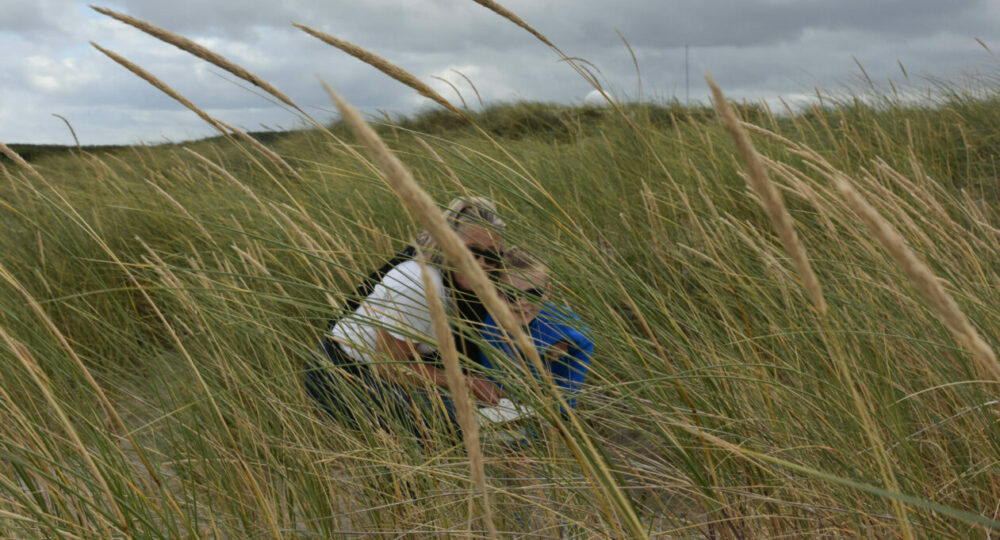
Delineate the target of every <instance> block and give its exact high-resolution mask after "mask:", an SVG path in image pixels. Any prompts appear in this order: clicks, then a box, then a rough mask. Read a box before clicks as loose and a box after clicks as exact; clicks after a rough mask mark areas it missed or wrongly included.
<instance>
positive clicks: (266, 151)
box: [90, 41, 298, 176]
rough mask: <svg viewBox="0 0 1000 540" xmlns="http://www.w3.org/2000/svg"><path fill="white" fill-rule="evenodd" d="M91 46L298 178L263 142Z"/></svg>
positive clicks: (125, 61)
mask: <svg viewBox="0 0 1000 540" xmlns="http://www.w3.org/2000/svg"><path fill="white" fill-rule="evenodd" d="M90 44H91V45H93V46H94V48H95V49H97V50H99V51H101V52H102V53H104V54H105V56H107V57H108V58H110V59H112V60H114V61H115V62H117V63H119V64H120V65H121V66H122V67H124V68H125V69H127V70H129V71H131V72H132V73H134V74H136V75H137V76H138V77H139V78H140V79H142V80H144V81H146V82H148V83H149V84H151V85H153V87H154V88H156V89H157V90H159V91H161V92H163V93H164V94H166V95H168V96H170V97H172V98H173V99H174V100H176V101H177V102H178V103H180V104H181V105H184V106H185V107H187V108H188V109H190V110H191V111H192V112H194V113H195V114H197V115H198V117H199V118H201V119H202V120H204V121H205V122H208V123H209V125H211V126H212V127H214V128H215V129H216V130H218V131H219V133H221V134H223V135H225V136H227V137H228V136H229V132H230V131H231V132H233V133H234V134H235V135H236V136H237V137H239V138H240V140H242V141H244V142H246V143H248V144H249V145H250V146H253V147H254V148H255V149H256V150H257V151H259V152H261V153H262V154H264V155H265V156H267V158H268V159H270V160H271V161H273V162H275V163H277V164H278V165H280V166H281V167H283V168H284V169H285V170H287V171H289V172H290V173H291V174H293V175H295V176H298V173H297V172H295V169H293V168H292V166H291V165H289V164H288V163H287V162H285V160H283V159H281V156H279V155H278V154H275V153H274V152H273V151H272V150H271V149H270V148H268V147H266V146H264V145H263V144H261V142H260V141H258V140H257V139H254V138H253V137H251V136H250V135H247V134H246V133H244V132H243V131H241V130H238V129H236V128H234V127H232V126H230V125H229V124H226V123H225V122H222V121H220V120H216V119H215V118H212V117H211V116H209V114H208V113H206V112H205V111H203V110H201V109H199V108H198V106H197V105H195V104H194V103H192V102H191V101H190V100H188V99H187V98H186V97H184V96H183V95H181V94H180V93H179V92H177V91H176V90H174V89H173V88H171V87H170V86H168V85H167V83H165V82H163V81H161V80H160V79H159V78H157V77H156V76H155V75H153V74H152V73H150V72H148V71H146V70H145V69H143V68H141V67H139V66H138V65H136V64H135V63H133V62H130V61H129V60H128V59H126V58H124V57H123V56H121V55H119V54H117V53H115V52H113V51H109V50H108V49H105V48H103V47H101V46H100V45H98V44H96V43H94V42H93V41H91V42H90Z"/></svg>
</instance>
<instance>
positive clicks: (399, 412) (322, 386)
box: [304, 338, 461, 440]
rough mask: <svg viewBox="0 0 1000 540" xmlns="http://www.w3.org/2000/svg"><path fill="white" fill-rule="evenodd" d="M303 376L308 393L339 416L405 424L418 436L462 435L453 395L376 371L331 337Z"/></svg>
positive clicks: (389, 427)
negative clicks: (383, 376)
mask: <svg viewBox="0 0 1000 540" xmlns="http://www.w3.org/2000/svg"><path fill="white" fill-rule="evenodd" d="M304 382H305V388H306V391H307V392H308V393H309V396H310V397H312V398H313V399H314V400H315V401H316V402H317V403H318V404H319V405H320V406H321V407H322V408H323V410H325V411H326V412H327V414H329V415H330V416H331V417H333V418H334V419H335V420H337V421H339V422H346V423H348V424H349V425H351V426H353V427H357V428H360V429H364V428H365V427H366V426H370V427H371V428H375V427H376V426H377V427H381V428H382V429H385V430H386V431H389V432H390V433H393V432H396V431H398V429H399V427H402V428H403V430H405V431H407V432H409V433H410V434H412V435H414V436H415V437H417V438H425V437H427V436H429V434H431V433H433V432H445V433H446V434H449V435H451V436H454V437H456V438H457V439H456V440H459V439H461V428H460V427H459V424H458V418H457V415H456V413H455V404H454V402H453V401H452V399H451V398H450V397H449V396H447V395H444V394H443V393H442V392H439V391H437V390H430V389H428V390H425V389H423V388H416V387H410V386H405V387H404V386H402V385H399V384H396V383H393V382H390V381H386V380H383V379H381V378H379V377H376V376H375V373H374V372H373V370H372V368H371V367H369V366H368V365H366V364H363V363H359V362H357V361H355V360H354V359H353V358H351V357H350V356H348V355H347V354H346V353H345V352H344V351H343V350H342V349H341V348H340V347H339V346H338V345H337V343H336V342H335V341H333V340H331V339H329V338H324V339H323V341H322V342H320V354H319V355H317V357H315V358H314V359H313V361H312V362H311V364H310V366H309V369H307V370H306V373H305V381H304ZM442 413H443V414H442Z"/></svg>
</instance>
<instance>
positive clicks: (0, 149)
mask: <svg viewBox="0 0 1000 540" xmlns="http://www.w3.org/2000/svg"><path fill="white" fill-rule="evenodd" d="M0 154H3V155H5V156H7V157H8V158H9V159H10V160H11V161H13V162H14V163H17V164H18V165H19V166H21V167H23V168H24V169H25V170H27V171H28V172H30V173H31V174H33V175H34V176H36V177H37V178H38V179H39V180H42V181H43V182H44V181H45V178H43V177H42V175H41V174H39V173H38V171H37V170H35V168H34V167H32V166H31V165H30V164H29V163H28V162H27V161H25V160H24V158H23V157H21V156H20V154H18V153H17V152H15V151H13V150H11V149H10V148H9V147H8V146H7V145H6V144H4V143H2V142H0ZM4 171H6V169H4Z"/></svg>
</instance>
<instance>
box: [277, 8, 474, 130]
mask: <svg viewBox="0 0 1000 540" xmlns="http://www.w3.org/2000/svg"><path fill="white" fill-rule="evenodd" d="M292 26H294V27H296V28H298V29H299V30H302V31H303V32H305V33H307V34H309V35H310V36H313V37H314V38H316V39H318V40H320V41H322V42H323V43H326V44H327V45H333V46H334V47H336V48H338V49H340V50H342V51H344V52H345V53H347V54H349V55H351V56H353V57H355V58H357V59H358V60H361V61H362V62H364V63H366V64H368V65H370V66H372V67H374V68H375V69H377V70H379V71H381V72H382V73H385V74H386V75H388V76H390V77H392V78H393V79H396V80H397V81H399V82H401V83H403V84H405V85H406V86H409V87H410V88H412V89H414V90H416V91H417V93H418V94H420V95H421V96H424V97H425V98H427V99H429V100H431V101H433V102H435V103H437V104H438V105H441V106H442V107H444V108H446V109H448V110H449V111H451V112H453V113H455V114H457V115H459V116H462V117H465V115H464V114H462V111H460V110H458V108H457V107H455V106H454V105H452V104H451V102H450V101H448V100H447V99H445V98H444V96H442V95H441V94H439V93H437V92H435V91H434V89H433V88H431V87H430V86H427V85H426V84H424V82H423V81H421V80H420V79H418V78H416V77H415V76H414V75H412V74H410V73H409V72H408V71H406V70H405V69H403V68H401V67H399V66H397V65H395V64H393V63H392V62H390V61H388V60H386V59H385V58H382V57H381V56H379V55H377V54H375V53H373V52H371V51H368V50H366V49H363V48H361V47H359V46H357V45H355V44H353V43H351V42H349V41H344V40H342V39H340V38H337V37H334V36H331V35H330V34H327V33H326V32H321V31H319V30H316V29H314V28H310V27H308V26H305V25H302V24H299V23H292Z"/></svg>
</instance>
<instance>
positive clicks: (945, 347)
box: [0, 81, 1000, 538]
mask: <svg viewBox="0 0 1000 540" xmlns="http://www.w3.org/2000/svg"><path fill="white" fill-rule="evenodd" d="M988 83H989V81H986V84H988ZM151 91H153V89H151ZM995 95H996V94H995V89H994V88H991V87H989V86H984V89H983V90H982V91H981V92H980V93H979V94H978V95H976V96H959V95H957V94H956V95H953V96H951V97H948V95H944V97H942V98H941V100H940V101H939V102H937V103H928V104H921V105H907V106H903V105H899V104H893V103H891V100H890V101H887V102H882V103H881V104H878V105H874V106H873V105H865V104H864V103H862V102H855V101H851V100H843V101H840V102H837V101H832V100H831V101H828V104H829V105H828V106H827V107H825V108H819V107H817V108H815V109H813V110H809V111H805V112H803V113H798V114H794V115H787V114H785V115H776V114H771V113H770V112H769V111H767V110H764V109H762V108H756V107H737V112H738V113H739V115H740V117H741V118H742V121H743V123H742V124H741V126H742V127H743V128H744V129H746V130H747V132H748V134H749V136H750V140H751V142H752V144H753V147H754V150H755V152H756V153H757V155H758V156H759V158H760V160H761V161H760V163H761V165H762V166H763V167H764V168H765V169H766V171H767V172H768V173H769V176H770V182H771V184H772V185H773V188H774V189H775V190H777V192H779V193H780V195H781V199H782V200H783V203H784V208H785V211H786V212H787V215H788V216H789V217H790V219H791V222H792V224H793V226H794V227H795V233H796V235H797V237H798V240H799V241H800V242H801V245H802V246H803V247H804V249H805V253H806V259H807V261H808V263H809V266H810V268H811V269H812V271H813V272H814V273H815V277H816V280H817V282H818V283H820V284H821V285H822V298H823V299H824V300H825V302H826V305H827V306H828V307H827V311H826V315H825V316H822V317H821V316H819V311H818V310H817V304H816V302H815V298H814V297H813V296H812V295H811V293H810V290H809V289H808V287H807V286H806V285H805V281H806V280H805V279H803V277H802V276H803V274H802V273H801V272H800V269H799V267H798V266H797V263H796V262H795V261H794V260H793V258H792V254H791V253H789V251H788V250H787V247H786V243H785V242H783V241H782V238H781V236H780V235H779V234H775V232H774V231H775V228H774V225H773V224H772V221H771V219H770V216H769V213H768V211H767V210H766V209H764V208H762V207H761V204H760V198H759V197H757V196H756V195H755V194H754V193H752V192H751V191H750V189H749V188H748V186H747V183H746V182H745V181H744V179H743V177H742V175H743V167H744V165H743V163H744V162H743V157H741V155H740V154H739V152H738V150H737V148H736V147H735V146H734V145H733V143H732V139H731V137H730V134H729V133H728V132H727V131H726V128H725V127H724V126H723V125H722V124H721V123H720V121H719V119H717V118H716V117H714V116H713V115H711V114H709V111H707V110H705V109H704V108H694V107H693V108H690V109H686V108H684V107H679V106H675V105H668V106H657V105H639V104H621V109H622V112H624V113H625V114H626V115H627V116H628V121H626V119H624V118H623V117H622V116H621V115H620V114H619V113H618V112H615V111H604V110H597V111H585V110H572V109H562V110H558V111H554V112H553V113H552V114H553V115H556V114H559V115H563V116H562V118H565V119H567V122H563V123H560V124H559V126H560V127H558V129H559V132H558V136H552V133H553V132H545V131H540V130H541V129H550V128H537V129H538V130H536V131H534V132H532V131H531V130H527V131H517V129H523V128H518V127H517V125H515V124H514V122H520V121H521V120H517V119H518V118H522V119H523V118H524V117H523V116H521V117H519V116H518V115H519V114H520V112H519V111H521V110H519V109H518V108H517V107H518V106H517V105H508V106H497V107H494V108H491V109H488V110H486V111H484V112H482V113H467V114H469V115H471V116H472V120H474V121H475V122H476V123H477V124H478V125H479V126H480V127H481V129H482V130H483V132H486V133H488V137H487V135H484V134H483V132H480V131H477V130H475V129H464V128H461V129H455V130H453V131H449V130H447V129H441V127H440V125H439V124H434V125H428V129H425V130H421V128H420V124H419V122H418V121H410V122H401V123H400V125H399V126H395V127H396V129H395V131H393V130H391V129H390V128H387V127H380V126H375V127H376V131H379V132H381V133H382V134H383V137H382V140H383V143H384V144H385V145H386V146H385V151H386V152H389V153H391V155H392V156H395V158H397V159H398V160H399V163H400V166H401V167H403V168H405V170H406V171H408V174H409V175H410V177H411V178H412V180H413V183H414V185H415V186H416V187H417V188H418V189H420V190H422V191H423V192H425V193H427V194H428V195H429V196H430V197H431V198H432V199H433V201H435V202H436V203H437V204H444V203H445V202H446V201H448V200H449V199H450V198H452V197H454V196H456V195H458V194H461V193H464V192H468V193H472V194H476V195H485V196H489V197H492V198H494V199H496V200H497V201H498V203H499V205H500V208H501V211H502V212H503V215H504V218H505V219H506V220H507V221H508V222H509V223H510V226H509V229H510V231H509V238H508V240H509V241H510V242H513V243H516V244H519V245H523V246H525V247H527V248H529V249H531V250H532V251H534V252H536V253H540V254H543V255H544V257H545V259H546V261H547V262H548V263H549V265H550V266H551V268H552V271H553V274H554V276H555V282H554V290H553V292H554V298H555V299H556V300H558V301H559V302H561V303H566V304H568V305H570V306H572V307H573V308H574V310H575V311H577V312H578V313H579V314H581V316H582V317H583V318H584V319H585V320H586V321H587V322H588V324H589V325H590V326H591V329H592V333H593V337H594V339H595V341H596V343H597V353H596V355H595V358H594V364H593V368H592V372H591V373H590V375H589V377H588V384H587V386H586V387H585V389H584V391H583V393H582V394H581V395H580V396H579V398H578V401H579V403H580V405H579V408H578V410H577V414H576V415H575V418H574V419H572V421H571V422H568V423H567V424H568V425H563V426H562V427H560V425H559V423H560V422H561V419H560V421H556V419H554V418H553V419H551V420H548V421H545V422H542V423H541V424H540V425H538V426H537V433H538V441H537V444H535V445H534V446H532V447H530V448H528V449H526V450H524V451H523V452H520V453H517V454H512V453H510V452H509V451H506V450H504V449H503V448H501V447H500V446H498V445H497V444H496V440H495V438H491V437H493V436H494V435H495V433H492V432H490V430H489V429H484V430H482V432H481V433H480V434H479V435H480V437H479V439H480V440H479V444H478V446H479V450H478V454H474V453H473V452H472V449H473V448H474V447H475V446H476V444H475V443H471V444H470V445H469V446H468V448H467V447H466V446H465V443H463V442H460V441H459V442H456V441H453V440H450V439H449V438H448V437H445V436H437V435H435V434H434V433H428V434H427V436H426V437H424V438H421V439H415V438H413V437H411V436H409V435H401V433H407V432H406V431H405V430H403V429H394V428H398V427H399V426H388V428H389V429H388V430H386V429H380V428H379V426H377V425H374V424H372V425H364V424H363V425H361V426H360V427H357V428H355V427H353V426H351V425H349V424H348V423H346V422H341V421H338V420H336V419H333V418H330V417H329V416H327V415H324V414H323V413H322V412H321V411H319V410H317V407H316V406H315V404H314V403H313V402H311V401H310V400H309V399H308V397H307V396H306V395H305V393H304V390H303V388H302V385H301V383H300V381H301V378H302V372H303V370H304V369H305V366H306V362H307V360H308V359H309V358H310V357H311V355H313V354H314V351H315V344H316V342H317V341H318V339H319V337H320V335H321V332H322V331H323V329H324V327H325V324H326V320H327V319H328V318H329V317H330V316H331V315H332V314H334V313H336V312H337V310H338V309H339V306H341V305H342V302H343V300H344V294H345V292H346V291H350V290H352V288H353V286H354V284H355V283H356V282H357V281H358V280H359V279H360V278H361V277H362V276H363V275H365V274H367V273H368V272H369V271H370V270H371V269H373V268H375V267H377V266H378V265H379V264H381V262H382V261H384V260H385V259H386V258H387V257H389V256H390V255H391V254H392V252H393V251H394V250H396V249H398V248H400V247H401V246H402V245H403V244H405V242H406V241H407V240H408V239H409V238H411V237H412V236H413V235H414V234H415V233H416V232H417V230H418V229H419V228H420V227H423V226H424V225H425V224H426V223H427V222H425V221H421V220H422V219H425V218H427V219H429V218H430V217H433V214H430V215H425V216H423V217H421V216H422V215H421V214H418V213H417V212H416V211H414V210H412V209H411V208H410V207H409V206H406V205H404V204H402V202H401V200H400V199H399V197H398V196H397V194H396V191H394V189H395V188H394V187H393V186H392V185H390V184H389V183H387V182H386V180H385V179H383V178H382V174H383V173H382V172H380V169H379V168H378V167H377V163H378V162H377V160H375V159H372V160H369V158H367V157H365V154H364V153H363V152H362V151H359V150H358V149H357V148H354V147H353V146H351V145H353V144H354V143H353V141H355V140H356V139H354V138H353V135H351V134H350V133H348V131H347V130H346V129H345V126H343V125H338V126H330V127H328V128H327V129H325V130H315V131H303V132H297V133H290V134H286V135H284V136H283V137H281V138H278V139H276V140H273V141H270V142H268V147H269V150H270V151H272V152H274V153H275V154H276V155H279V156H280V157H281V159H282V160H284V161H285V162H286V163H288V164H289V166H290V167H292V168H293V169H294V170H295V174H294V175H293V174H292V172H290V171H287V170H285V169H283V168H270V167H265V166H264V165H263V164H266V163H271V162H272V159H269V158H268V157H267V156H265V155H263V154H261V153H259V152H258V151H255V150H254V147H252V146H249V145H247V146H236V144H235V143H234V141H231V140H229V139H222V138H219V139H213V140H205V141H198V142H192V143H185V144H183V145H163V146H157V147H133V148H124V149H117V150H110V151H100V152H98V151H95V150H93V149H88V148H86V147H83V148H82V151H74V152H72V153H69V152H66V153H63V154H53V155H49V156H48V157H45V158H40V159H37V160H32V161H31V162H30V163H29V162H25V161H24V160H21V159H19V157H16V156H14V157H12V156H11V155H12V154H14V152H15V149H16V146H15V145H8V146H4V147H0V148H2V149H3V150H4V153H5V155H8V158H9V159H7V160H4V161H2V162H0V220H2V222H3V226H4V231H5V234H4V235H3V236H2V238H0V242H2V250H0V267H2V268H3V269H4V270H5V272H6V274H7V275H9V276H10V278H11V279H10V280H5V281H4V283H3V284H2V286H0V331H2V335H3V337H4V339H3V346H2V347H0V356H2V357H3V360H4V361H3V362H0V410H2V414H3V418H4V419H5V421H4V422H2V423H0V495H2V496H0V529H2V530H3V533H4V536H9V537H17V538H49V537H84V538H89V537H106V536H119V537H121V536H125V535H131V536H134V537H138V538H147V537H148V538H160V537H162V538H191V537H208V536H214V537H219V538H246V537H276V538H306V537H324V538H325V537H334V538H336V537H354V536H364V535H367V536H369V537H381V536H385V537H406V536H410V537H439V536H447V535H451V536H454V537H481V536H487V535H489V534H490V531H491V529H494V530H495V534H496V535H497V536H498V537H507V536H517V535H522V536H525V537H559V536H561V535H566V536H570V537H574V538H592V537H632V536H636V535H637V534H638V533H637V528H639V527H641V534H645V535H648V536H650V537H659V538H684V537H690V538H702V537H718V538H759V537H778V536H786V537H851V538H853V537H873V538H883V537H895V536H903V535H907V534H911V535H912V536H914V537H918V538H927V537H931V538H969V537H984V536H987V531H993V530H994V529H995V528H996V527H998V523H997V517H996V515H995V508H996V504H997V501H998V500H1000V476H998V474H997V471H996V467H995V465H994V463H995V462H996V456H997V455H1000V439H998V438H997V437H996V436H995V434H996V412H997V407H998V406H1000V405H998V400H997V399H996V397H995V395H996V391H995V388H996V381H995V379H994V378H993V377H992V376H990V375H989V374H990V369H989V364H988V363H985V362H984V361H983V358H988V357H987V356H980V355H981V354H985V353H983V352H982V351H981V350H979V349H976V347H975V346H973V341H972V340H971V339H966V338H963V337H962V336H971V335H972V334H971V331H970V330H968V328H972V329H974V331H975V332H976V334H977V335H978V337H979V339H980V340H981V341H982V343H983V344H984V346H985V347H989V348H990V350H995V347H996V344H997V340H996V335H997V331H996V329H997V328H998V327H1000V312H998V311H997V310H996V308H995V306H996V305H998V301H1000V293H998V292H997V291H998V290H1000V288H998V285H1000V277H998V275H997V273H996V268H1000V260H998V259H1000V256H998V253H997V249H996V248H995V246H996V245H997V241H998V239H1000V233H998V232H997V231H1000V215H998V213H997V205H996V201H997V200H998V196H1000V190H998V188H997V185H996V176H995V171H994V169H993V166H992V162H993V161H994V159H995V155H996V146H995V144H994V136H993V133H994V132H995V131H996V128H997V126H1000V107H998V106H997V100H996V98H995ZM523 110H532V111H538V110H539V106H534V107H528V106H524V108H523ZM508 119H510V121H511V122H512V123H511V124H510V126H513V128H510V126H504V125H502V124H501V122H504V121H508ZM427 121H428V122H431V121H434V122H440V119H438V118H436V117H428V120H427ZM403 125H405V126H406V127H405V128H404V127H402V126H403ZM551 129H556V128H551ZM421 131H424V132H433V135H430V134H421V133H420V132H421ZM503 133H508V134H513V133H517V136H513V135H511V136H509V137H505V136H504V135H503ZM345 141H349V142H347V144H345ZM498 146H500V147H498ZM501 147H502V148H501ZM838 175H842V176H843V177H844V178H846V179H849V180H850V184H849V186H850V188H851V190H853V192H854V193H856V194H857V196H858V197H860V198H863V200H864V201H866V202H867V205H868V206H869V207H870V208H867V209H863V210H859V209H862V208H863V207H862V206H859V204H858V200H861V199H855V198H853V197H852V196H847V197H845V195H844V192H843V191H842V188H838V183H837V180H838V179H839V178H840V176H838ZM456 181H457V182H458V183H456ZM424 210H427V207H425V208H424ZM861 211H863V212H871V213H873V214H872V215H873V216H874V215H877V216H880V217H879V218H878V219H876V218H874V217H870V218H869V217H864V216H861V215H860V213H859V212H861ZM879 219H880V220H881V221H879ZM873 223H874V224H875V225H876V226H877V227H880V229H878V230H891V231H893V232H894V234H895V235H897V237H898V238H896V237H892V238H890V237H886V238H881V237H880V235H879V234H878V230H876V232H874V233H873V232H872V230H873V229H872V228H871V227H872V224H873ZM888 227H891V229H889V228H888ZM893 238H896V240H898V241H902V242H904V243H905V244H903V245H905V247H906V248H908V249H910V250H911V251H912V254H913V255H914V256H915V257H917V260H918V261H919V262H920V263H921V264H923V265H924V270H926V273H925V274H922V275H923V276H924V277H926V280H927V281H926V282H925V283H922V282H920V279H923V278H919V279H918V278H911V276H912V275H913V272H912V271H911V270H912V269H909V268H907V267H905V265H903V266H901V265H900V263H898V262H897V258H896V255H895V254H894V253H893V252H892V250H893V249H895V248H893V247H891V246H887V245H886V239H888V240H893ZM928 287H932V288H933V287H936V288H937V290H938V292H933V291H932V292H933V294H939V293H940V294H945V295H947V296H948V297H949V298H951V299H952V300H953V302H954V307H956V308H957V309H958V310H959V311H958V313H961V314H962V315H963V316H964V318H965V321H966V323H967V325H968V326H965V324H966V323H961V324H960V323H954V322H953V321H950V320H949V319H947V315H946V314H945V312H943V311H942V310H941V307H942V306H943V305H944V304H942V303H941V302H939V301H938V300H936V299H935V298H936V297H935V296H932V295H931V293H928V291H929V290H931V289H928ZM946 307H947V306H946ZM53 329H55V331H53ZM956 329H959V330H960V332H956ZM67 347H68V349H67ZM465 367H466V368H467V369H471V366H468V365H466V366H465ZM511 376H512V377H514V376H516V374H515V373H512V374H511ZM348 384H349V383H348V381H344V385H345V386H344V390H347V388H348V386H347V385H348ZM95 385H96V387H97V388H100V389H101V391H102V392H103V393H104V395H105V396H106V400H102V399H101V398H100V394H99V393H98V392H97V390H96V389H95ZM509 387H510V388H512V389H513V390H512V392H513V393H514V394H515V397H516V398H517V399H519V400H521V401H523V402H525V403H527V404H529V405H531V406H533V407H535V408H537V409H539V410H541V411H545V410H551V409H552V408H553V406H554V405H555V401H554V399H553V396H552V394H551V392H548V391H546V390H545V388H544V383H543V384H541V385H539V384H537V383H536V382H535V381H531V380H521V381H520V384H512V385H510V386H509ZM373 406H375V404H373V403H368V402H366V401H365V398H361V397H358V398H357V399H356V400H355V401H354V402H353V407H354V408H355V410H357V411H359V412H361V411H365V410H368V409H370V408H371V407H373ZM470 457H471V458H474V460H473V461H475V463H474V462H473V461H470ZM480 461H481V466H480V464H479V462H480ZM480 470H481V475H482V476H481V477H479V476H478V475H479V474H480V472H479V471H480ZM473 479H476V481H472V480H473ZM484 488H485V494H486V496H485V497H484ZM484 501H485V502H486V504H487V508H484V509H480V505H482V504H483V502H484ZM480 516H481V517H484V518H486V517H488V519H479V517H480ZM489 523H492V526H490V525H489ZM994 534H995V531H994Z"/></svg>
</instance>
